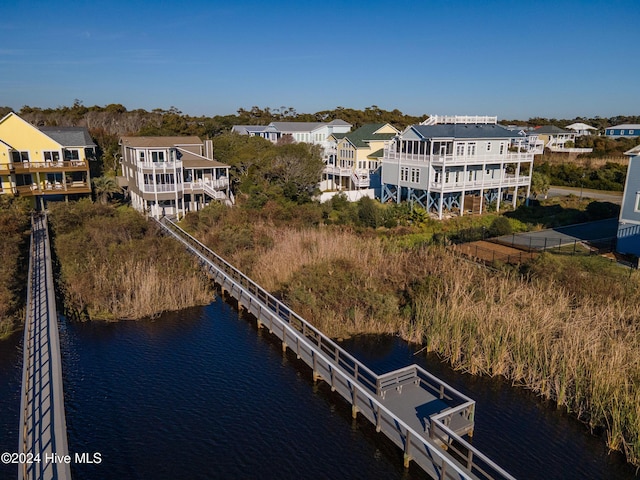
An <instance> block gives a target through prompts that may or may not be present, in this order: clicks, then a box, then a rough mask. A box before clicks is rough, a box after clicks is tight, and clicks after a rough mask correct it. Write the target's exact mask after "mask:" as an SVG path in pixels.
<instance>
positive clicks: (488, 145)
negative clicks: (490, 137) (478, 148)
mask: <svg viewBox="0 0 640 480" xmlns="http://www.w3.org/2000/svg"><path fill="white" fill-rule="evenodd" d="M490 151H491V142H487V152H490Z"/></svg>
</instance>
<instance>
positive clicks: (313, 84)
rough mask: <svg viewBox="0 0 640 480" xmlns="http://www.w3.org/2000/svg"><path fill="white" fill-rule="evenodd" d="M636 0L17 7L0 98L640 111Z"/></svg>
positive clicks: (2, 38) (8, 20)
mask: <svg viewBox="0 0 640 480" xmlns="http://www.w3.org/2000/svg"><path fill="white" fill-rule="evenodd" d="M639 51H640V1H638V0H628V1H616V0H610V1H607V2H605V1H601V0H597V1H596V0H583V1H563V0H556V1H546V0H545V1H531V0H529V1H526V2H525V1H492V0H470V1H462V0H460V1H430V0H422V1H420V0H414V1H404V0H397V1H395V2H381V1H377V0H369V1H367V2H364V1H363V2H345V1H341V2H338V1H331V0H330V1H326V2H313V3H311V2H304V1H299V0H298V1H295V2H294V1H277V0H276V1H271V2H265V1H253V0H238V1H231V2H219V1H215V0H214V1H204V0H202V1H189V0H185V1H184V2H175V1H156V2H151V1H143V0H128V1H123V0H111V1H109V2H99V1H95V0H94V1H64V0H61V1H51V0H46V1H38V2H34V1H21V0H14V1H12V2H4V4H3V7H2V9H1V10H0V105H7V106H10V107H13V108H14V109H20V108H21V107H22V106H23V105H30V106H34V107H42V108H47V107H57V106H61V105H68V106H70V105H72V104H73V101H74V99H79V100H81V101H82V102H83V103H84V105H86V106H91V105H101V106H104V105H107V104H110V103H121V104H123V105H124V106H125V107H127V108H128V109H130V110H133V109H136V108H144V109H146V110H152V109H154V108H165V109H167V108H169V107H170V106H175V107H177V108H178V109H179V110H181V111H182V112H184V113H186V114H190V115H207V116H213V115H217V114H220V115H225V114H232V113H235V112H236V111H237V109H238V108H241V107H242V108H251V106H253V105H257V106H260V107H271V108H278V107H280V106H286V107H294V108H295V109H296V110H297V111H298V112H305V113H313V112H317V111H320V110H328V109H333V108H335V107H337V106H342V107H346V108H356V109H364V108H365V107H368V106H371V105H377V106H379V107H380V108H383V109H386V110H393V109H395V108H397V109H399V110H401V111H402V112H404V113H406V114H411V115H423V114H441V115H442V114H447V115H448V114H459V115H463V114H469V115H472V114H486V115H498V116H499V117H500V118H503V119H514V118H518V119H527V118H530V117H535V116H542V117H549V118H552V117H555V118H573V117H576V116H587V117H589V116H596V115H599V116H602V117H609V116H613V115H640V62H639V61H638V52H639Z"/></svg>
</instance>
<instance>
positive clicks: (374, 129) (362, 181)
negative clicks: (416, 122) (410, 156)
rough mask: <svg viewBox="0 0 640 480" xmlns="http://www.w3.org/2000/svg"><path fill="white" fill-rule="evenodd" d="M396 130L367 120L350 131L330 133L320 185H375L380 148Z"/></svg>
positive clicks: (334, 187)
mask: <svg viewBox="0 0 640 480" xmlns="http://www.w3.org/2000/svg"><path fill="white" fill-rule="evenodd" d="M399 133H400V131H399V130H397V129H396V128H395V127H394V126H393V125H390V124H388V123H370V124H366V125H363V126H361V127H360V128H358V129H357V130H354V131H353V132H350V133H334V134H332V135H331V136H330V137H329V141H330V142H331V143H332V145H331V147H330V148H329V150H328V156H327V165H326V167H325V170H324V178H323V180H324V181H325V183H324V185H325V186H326V187H327V189H330V190H362V189H369V188H379V186H380V175H379V170H380V166H381V162H382V155H383V153H384V147H385V145H387V144H389V143H390V142H391V141H392V140H393V139H394V138H395V136H396V135H398V134H399Z"/></svg>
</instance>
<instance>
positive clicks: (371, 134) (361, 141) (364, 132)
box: [344, 123, 397, 148]
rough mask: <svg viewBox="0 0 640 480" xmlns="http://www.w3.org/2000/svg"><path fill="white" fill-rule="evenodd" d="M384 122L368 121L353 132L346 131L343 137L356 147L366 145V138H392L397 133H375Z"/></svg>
mask: <svg viewBox="0 0 640 480" xmlns="http://www.w3.org/2000/svg"><path fill="white" fill-rule="evenodd" d="M385 125H386V123H368V124H366V125H363V126H361V127H360V128H358V129H357V130H354V131H353V132H350V133H347V134H346V135H345V137H344V138H346V139H347V140H349V141H350V142H351V143H352V144H353V145H354V146H355V147H356V148H361V147H366V146H368V140H392V139H393V138H394V137H395V136H396V135H397V133H376V131H378V130H380V129H381V128H382V127H384V126H385Z"/></svg>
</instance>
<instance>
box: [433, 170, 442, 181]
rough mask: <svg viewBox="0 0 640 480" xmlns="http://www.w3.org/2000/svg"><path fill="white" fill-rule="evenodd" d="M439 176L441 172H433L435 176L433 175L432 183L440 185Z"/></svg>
mask: <svg viewBox="0 0 640 480" xmlns="http://www.w3.org/2000/svg"><path fill="white" fill-rule="evenodd" d="M441 174H442V170H440V169H437V170H436V171H435V174H434V176H433V181H434V182H435V183H440V175H441Z"/></svg>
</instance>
